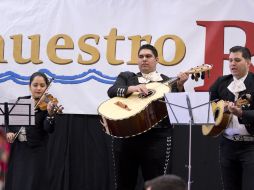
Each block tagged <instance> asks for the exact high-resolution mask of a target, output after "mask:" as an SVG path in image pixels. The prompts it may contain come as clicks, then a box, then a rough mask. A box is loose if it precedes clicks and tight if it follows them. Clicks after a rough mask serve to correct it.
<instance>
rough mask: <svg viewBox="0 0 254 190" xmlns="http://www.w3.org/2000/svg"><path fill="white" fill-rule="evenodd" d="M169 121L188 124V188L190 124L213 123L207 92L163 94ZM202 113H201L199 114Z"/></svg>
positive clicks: (174, 123) (189, 173) (189, 177)
mask: <svg viewBox="0 0 254 190" xmlns="http://www.w3.org/2000/svg"><path fill="white" fill-rule="evenodd" d="M164 97H165V101H166V104H167V109H168V114H169V118H170V122H171V124H173V125H189V163H188V190H190V184H191V141H192V140H191V137H192V134H191V128H192V125H204V124H210V125H212V124H214V123H215V122H214V117H213V112H212V109H211V104H210V103H211V102H210V101H209V100H210V95H209V93H208V92H190V93H187V92H182V93H167V94H165V95H164ZM200 113H202V114H200Z"/></svg>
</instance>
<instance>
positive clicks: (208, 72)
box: [207, 70, 210, 78]
mask: <svg viewBox="0 0 254 190" xmlns="http://www.w3.org/2000/svg"><path fill="white" fill-rule="evenodd" d="M207 77H208V78H209V77H210V70H208V71H207Z"/></svg>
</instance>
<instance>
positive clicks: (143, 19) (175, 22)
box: [0, 0, 254, 114]
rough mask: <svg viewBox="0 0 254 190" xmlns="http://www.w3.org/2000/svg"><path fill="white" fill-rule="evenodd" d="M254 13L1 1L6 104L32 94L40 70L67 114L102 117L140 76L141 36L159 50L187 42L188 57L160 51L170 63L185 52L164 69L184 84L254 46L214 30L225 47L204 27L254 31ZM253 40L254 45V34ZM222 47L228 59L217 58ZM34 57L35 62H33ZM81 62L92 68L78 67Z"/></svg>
mask: <svg viewBox="0 0 254 190" xmlns="http://www.w3.org/2000/svg"><path fill="white" fill-rule="evenodd" d="M253 10H254V2H253V1H252V0H249V1H247V0H245V1H244V2H241V1H237V0H224V1H223V0H221V1H216V0H206V1H200V0H188V1H183V0H172V1H168V0H159V1H154V0H128V1H126V0H64V1H63V0H43V1H42V0H38V1H37V0H26V1H20V0H1V1H0V12H1V17H0V37H1V38H0V97H3V98H16V97H18V96H23V95H27V94H29V91H28V86H27V84H28V81H29V76H30V75H31V74H32V73H33V72H35V71H38V70H40V71H43V72H45V73H46V74H47V75H48V76H49V77H54V78H55V81H54V83H53V85H52V87H51V88H50V90H49V92H50V93H52V94H53V95H54V96H56V97H57V98H58V99H59V101H60V103H61V104H62V105H64V107H65V110H64V112H65V113H77V114H97V107H98V106H99V104H100V103H101V102H103V101H105V100H106V99H108V97H107V89H108V88H109V87H110V85H112V83H113V82H114V80H115V78H116V77H117V75H118V74H119V72H121V71H126V70H130V71H133V72H138V67H137V65H135V64H128V62H130V61H133V60H134V58H133V57H135V56H134V55H135V49H134V48H136V47H137V46H136V45H137V44H135V43H134V42H133V41H132V40H131V39H133V38H134V36H136V37H137V38H138V36H141V37H144V36H147V35H148V36H150V37H151V42H150V43H151V44H156V42H158V40H159V39H162V38H163V36H164V37H165V36H166V35H171V36H172V35H173V36H176V37H177V38H178V39H180V40H182V42H183V45H184V46H185V48H186V50H185V51H186V52H185V53H184V49H181V48H179V46H177V45H176V43H175V41H174V40H171V39H167V40H165V41H164V42H163V43H162V48H161V49H160V51H161V52H163V55H162V58H163V59H164V60H165V61H166V62H171V61H174V60H175V54H176V52H177V51H178V50H179V52H180V54H184V56H183V57H182V61H181V62H178V63H176V64H175V65H162V64H160V63H159V64H158V71H159V72H162V73H164V74H166V75H168V76H176V75H177V73H178V72H180V71H186V70H188V69H189V68H191V67H193V66H196V65H200V64H203V63H208V64H209V63H210V62H209V61H210V60H208V59H209V56H211V53H213V51H215V52H214V56H217V55H224V54H227V52H228V49H229V48H230V47H231V46H234V45H243V46H244V45H246V44H248V43H247V42H246V41H247V40H246V39H247V37H246V31H244V30H243V29H241V27H236V26H231V24H226V25H227V27H225V28H224V30H223V32H221V31H219V27H218V25H214V26H213V30H215V31H216V30H217V27H218V33H219V32H221V33H222V34H221V36H222V40H221V39H218V40H217V36H216V34H217V33H216V32H215V33H214V34H215V35H213V34H212V33H210V34H209V35H210V36H209V38H208V33H207V32H208V27H207V26H202V24H200V22H201V23H203V22H205V21H209V22H212V23H217V24H218V23H224V24H225V23H227V22H231V21H232V22H233V23H235V24H236V25H239V23H244V24H246V25H247V23H248V22H249V23H250V27H249V28H252V24H253V23H252V22H253V19H254V14H253ZM114 32H116V34H113V33H114ZM21 35H22V36H21ZM87 35H88V36H87ZM57 37H59V40H55V42H54V39H57ZM82 37H87V38H86V40H84V39H82ZM89 37H90V38H89ZM249 38H250V39H252V38H254V33H253V35H252V36H250V37H249ZM19 39H22V43H21V42H20V41H18V40H19ZM32 39H34V40H32ZM36 40H37V41H36ZM79 41H80V42H79ZM218 42H220V45H218V44H217V45H218V47H221V48H222V52H221V54H220V53H219V52H218V51H216V50H215V49H214V50H213V45H214V47H215V48H216V47H217V45H215V44H216V43H218ZM143 43H145V42H142V44H143ZM252 43H253V41H252ZM31 44H33V45H31ZM85 45H87V46H85ZM114 45H115V46H114ZM60 46H62V47H60ZM64 46H65V47H66V49H64ZM209 46H210V48H209ZM31 47H32V48H31ZM54 47H55V48H56V47H57V48H58V49H54ZM19 48H20V49H19ZM251 49H252V48H251ZM31 51H33V52H32V53H31ZM88 51H90V53H91V54H90V55H89V53H87V52H88ZM114 52H115V54H114ZM31 55H33V56H34V57H33V60H31V59H30V60H29V58H31ZM132 56H133V57H132ZM79 57H80V59H81V60H83V61H87V62H88V64H86V63H83V64H82V63H81V62H80V61H78V58H79ZM25 59H27V60H25ZM67 59H69V60H70V61H69V62H68V60H67ZM91 59H94V60H91ZM61 61H63V62H64V61H66V63H61ZM117 61H119V62H120V63H117ZM25 62H26V63H25ZM38 62H41V63H38ZM67 62H68V63H67ZM114 62H116V63H115V64H114ZM211 62H212V59H211ZM210 64H217V65H216V67H214V69H215V70H214V71H213V73H214V77H213V78H215V75H219V74H221V72H220V71H219V69H218V67H221V68H222V69H223V74H227V73H228V70H227V66H225V65H226V64H220V65H219V66H218V63H210ZM221 68H220V69H221ZM210 82H211V81H210ZM209 84H210V83H207V86H206V88H207V87H208V85H209ZM203 85H204V82H203V81H199V82H194V81H192V80H188V81H187V83H186V86H185V87H186V90H187V91H193V90H194V87H197V86H203ZM204 86H205V85H204Z"/></svg>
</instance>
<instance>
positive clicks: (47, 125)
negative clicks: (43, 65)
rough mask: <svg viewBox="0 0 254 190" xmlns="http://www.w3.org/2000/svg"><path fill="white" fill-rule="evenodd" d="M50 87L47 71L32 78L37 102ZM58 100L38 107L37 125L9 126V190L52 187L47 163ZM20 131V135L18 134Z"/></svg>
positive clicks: (41, 189)
mask: <svg viewBox="0 0 254 190" xmlns="http://www.w3.org/2000/svg"><path fill="white" fill-rule="evenodd" d="M48 86H49V81H48V78H47V77H46V75H45V74H43V73H40V72H36V73H33V74H32V76H31V77H30V83H29V89H30V92H31V96H27V97H23V98H32V99H34V101H35V102H37V101H39V99H40V98H41V97H42V95H43V94H44V92H45V91H46V90H47V87H48ZM55 104H56V103H54V102H51V101H49V102H48V103H47V108H46V109H45V110H41V109H39V106H38V108H35V126H29V127H21V128H22V129H21V128H20V127H19V128H18V129H17V128H16V129H14V128H11V127H10V128H9V129H8V132H7V134H6V136H7V141H8V142H9V143H11V152H10V159H9V163H8V172H7V177H6V190H20V189H25V190H35V189H36V190H46V189H48V186H47V185H48V182H47V177H46V176H47V175H46V164H47V159H46V158H47V149H46V147H47V142H48V137H49V136H48V134H49V133H52V132H53V131H54V123H55V122H54V107H55ZM17 134H18V135H17Z"/></svg>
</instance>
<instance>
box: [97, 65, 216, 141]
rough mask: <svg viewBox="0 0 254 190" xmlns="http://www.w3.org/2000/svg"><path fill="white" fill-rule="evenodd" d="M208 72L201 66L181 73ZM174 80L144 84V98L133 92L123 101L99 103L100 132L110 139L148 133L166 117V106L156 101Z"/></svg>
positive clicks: (169, 89) (114, 100)
mask: <svg viewBox="0 0 254 190" xmlns="http://www.w3.org/2000/svg"><path fill="white" fill-rule="evenodd" d="M210 69H212V66H211V65H207V64H204V65H201V66H197V67H194V68H191V69H190V70H188V71H186V72H185V73H187V74H196V73H198V74H200V73H204V72H206V71H208V70H210ZM195 76H197V75H195ZM199 76H200V75H199ZM177 80H178V78H177V77H175V78H171V79H170V80H168V81H166V82H163V83H159V82H152V83H148V84H146V87H147V89H148V95H144V94H142V93H137V92H135V93H132V94H131V95H130V96H129V97H127V98H123V97H114V98H111V99H109V100H107V101H105V102H103V103H102V104H100V106H99V107H98V109H97V111H98V113H99V115H100V116H101V118H102V120H101V124H102V126H103V129H104V131H105V132H106V133H107V134H109V135H111V136H114V137H119V138H127V137H131V136H136V135H139V134H141V133H144V132H146V131H148V130H150V129H151V128H152V127H154V126H155V125H156V124H157V123H158V122H160V121H161V120H163V119H164V118H165V117H167V115H168V112H167V107H166V104H165V103H164V102H162V101H158V100H160V99H162V98H163V97H164V94H165V93H168V92H170V91H171V85H172V84H173V83H175V82H176V81H177Z"/></svg>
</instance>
